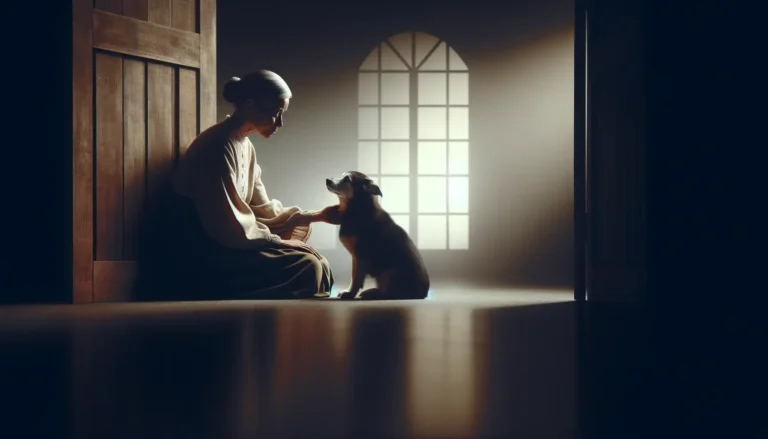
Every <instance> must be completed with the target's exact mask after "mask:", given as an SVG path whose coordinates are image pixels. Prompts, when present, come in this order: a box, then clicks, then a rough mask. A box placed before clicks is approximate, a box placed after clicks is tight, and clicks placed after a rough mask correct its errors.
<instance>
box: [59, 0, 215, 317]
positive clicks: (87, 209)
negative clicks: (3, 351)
mask: <svg viewBox="0 0 768 439" xmlns="http://www.w3.org/2000/svg"><path fill="white" fill-rule="evenodd" d="M73 92H74V95H73V129H74V132H73V136H74V139H73V154H74V157H73V158H74V163H73V185H74V187H73V203H74V206H73V215H74V218H73V219H74V221H73V252H74V254H73V302H75V303H85V302H101V301H116V300H131V299H132V297H133V295H132V294H133V286H134V285H133V284H134V280H135V277H136V270H137V264H136V258H137V249H138V226H139V216H140V215H141V210H142V206H143V205H144V203H145V200H146V199H147V198H148V197H151V196H152V194H153V193H157V192H158V191H159V190H160V189H161V188H162V187H163V185H164V184H166V183H167V182H168V180H167V179H168V176H169V171H170V170H171V169H172V168H173V165H174V163H175V161H176V160H177V159H178V158H179V157H180V156H182V155H183V154H184V151H185V150H186V148H187V147H188V146H189V144H190V142H191V141H192V140H193V139H194V137H195V136H196V135H197V133H199V132H200V131H201V129H205V128H207V127H209V126H211V125H213V124H214V123H215V121H216V113H215V111H216V105H215V103H216V4H215V0H73Z"/></svg>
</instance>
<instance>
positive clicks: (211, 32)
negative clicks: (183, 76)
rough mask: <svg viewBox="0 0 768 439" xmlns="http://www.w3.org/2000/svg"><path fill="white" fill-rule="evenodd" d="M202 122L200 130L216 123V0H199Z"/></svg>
mask: <svg viewBox="0 0 768 439" xmlns="http://www.w3.org/2000/svg"><path fill="white" fill-rule="evenodd" d="M198 5H199V7H200V12H199V15H198V16H199V17H200V48H199V50H200V97H199V98H200V116H199V117H198V118H197V120H198V123H199V124H200V126H199V128H198V132H202V131H205V130H206V129H208V128H209V127H211V126H212V125H213V124H215V123H216V120H217V116H216V0H199V1H198Z"/></svg>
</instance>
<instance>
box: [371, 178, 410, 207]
mask: <svg viewBox="0 0 768 439" xmlns="http://www.w3.org/2000/svg"><path fill="white" fill-rule="evenodd" d="M380 179H381V184H380V185H379V187H380V188H381V193H382V197H381V207H383V208H384V210H386V211H387V212H389V213H408V208H409V207H410V204H411V185H410V177H380Z"/></svg>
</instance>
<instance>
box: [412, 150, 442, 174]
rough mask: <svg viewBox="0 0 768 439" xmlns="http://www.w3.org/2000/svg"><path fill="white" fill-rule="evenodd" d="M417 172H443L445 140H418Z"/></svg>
mask: <svg viewBox="0 0 768 439" xmlns="http://www.w3.org/2000/svg"><path fill="white" fill-rule="evenodd" d="M418 153H419V165H418V173H419V174H445V163H446V147H445V142H419V151H418Z"/></svg>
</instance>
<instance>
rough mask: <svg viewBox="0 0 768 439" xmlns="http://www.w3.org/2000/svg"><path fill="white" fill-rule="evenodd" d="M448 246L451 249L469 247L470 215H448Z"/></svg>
mask: <svg viewBox="0 0 768 439" xmlns="http://www.w3.org/2000/svg"><path fill="white" fill-rule="evenodd" d="M448 248H450V249H451V250H466V249H468V248H469V215H450V216H449V217H448Z"/></svg>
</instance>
